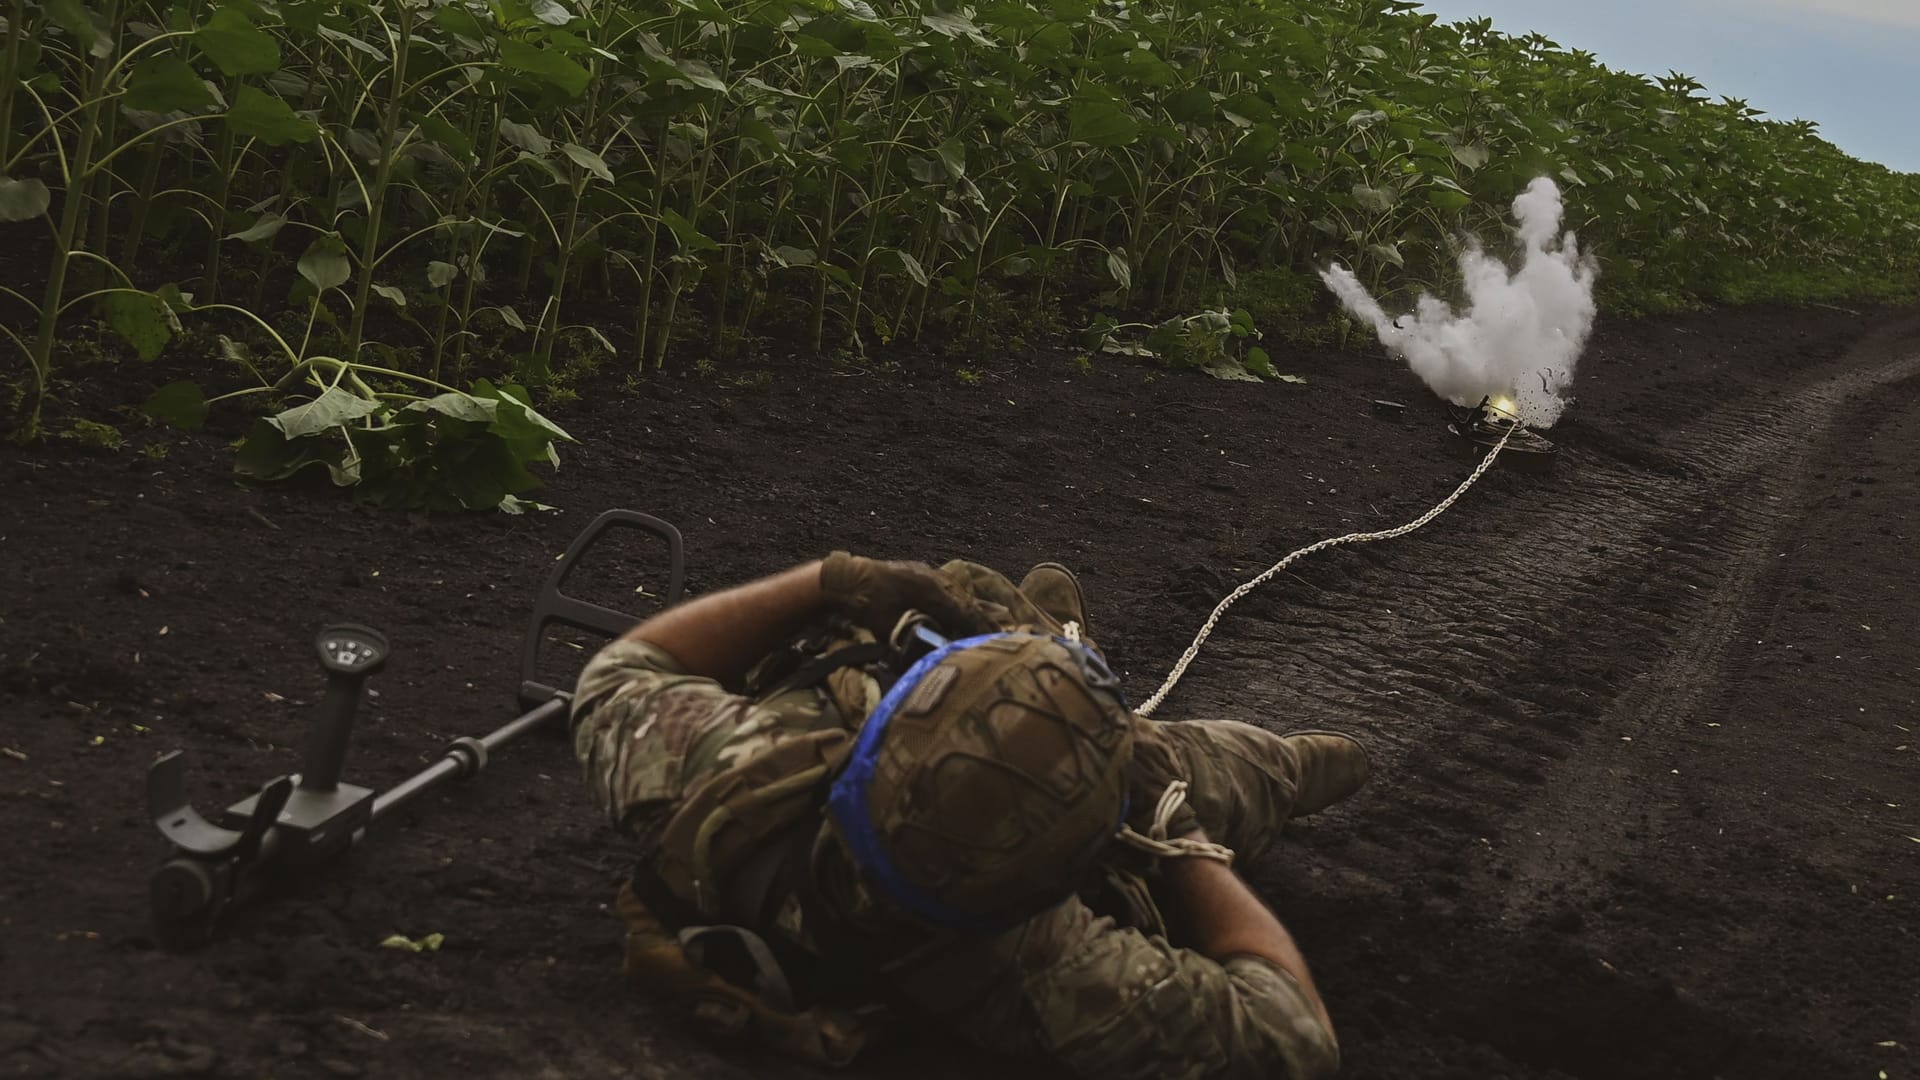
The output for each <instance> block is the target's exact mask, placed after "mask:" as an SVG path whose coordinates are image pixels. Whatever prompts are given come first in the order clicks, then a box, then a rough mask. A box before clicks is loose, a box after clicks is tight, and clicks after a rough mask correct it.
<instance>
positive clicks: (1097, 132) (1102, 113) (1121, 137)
mask: <svg viewBox="0 0 1920 1080" xmlns="http://www.w3.org/2000/svg"><path fill="white" fill-rule="evenodd" d="M1067 117H1068V124H1069V127H1070V129H1071V133H1072V137H1073V140H1074V141H1075V142H1083V143H1086V144H1087V145H1088V146H1109V147H1111V146H1126V145H1127V144H1129V143H1131V142H1133V141H1134V140H1135V139H1138V138H1139V137H1140V122H1139V121H1138V120H1135V119H1134V118H1133V115H1132V114H1131V113H1129V112H1127V110H1125V109H1123V108H1121V107H1120V106H1119V105H1116V104H1114V103H1113V102H1111V101H1099V100H1086V99H1075V100H1074V102H1073V104H1072V105H1070V106H1069V107H1068V109H1067Z"/></svg>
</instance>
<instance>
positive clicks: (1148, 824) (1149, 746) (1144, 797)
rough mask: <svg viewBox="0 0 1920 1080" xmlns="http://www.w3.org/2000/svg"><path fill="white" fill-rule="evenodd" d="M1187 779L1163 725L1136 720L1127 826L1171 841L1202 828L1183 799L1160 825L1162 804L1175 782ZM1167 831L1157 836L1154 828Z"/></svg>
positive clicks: (1143, 833) (1129, 781)
mask: <svg viewBox="0 0 1920 1080" xmlns="http://www.w3.org/2000/svg"><path fill="white" fill-rule="evenodd" d="M1186 779H1187V776H1186V773H1185V770H1183V769H1182V768H1181V766H1180V759H1179V757H1178V756H1177V755H1175V754H1174V752H1173V747H1172V746H1171V745H1170V744H1169V743H1168V741H1167V738H1166V735H1165V734H1164V732H1163V730H1162V728H1161V725H1159V724H1156V723H1154V722H1153V721H1152V720H1148V719H1147V718H1145V717H1142V716H1136V717H1134V718H1133V761H1132V762H1130V763H1129V764H1128V766H1127V800H1128V802H1127V825H1128V827H1130V828H1131V829H1133V831H1134V832H1137V833H1139V834H1140V835H1142V836H1149V837H1153V838H1154V839H1156V840H1171V839H1175V838H1177V837H1181V836H1185V835H1186V834H1188V833H1190V832H1192V831H1194V830H1195V829H1198V828H1199V827H1200V818H1199V815H1197V814H1195V813H1194V812H1193V806H1192V803H1191V801H1190V800H1188V799H1182V800H1180V804H1179V806H1178V807H1176V808H1175V809H1174V810H1173V812H1172V813H1171V814H1170V815H1169V816H1168V818H1167V820H1166V821H1165V822H1158V821H1156V817H1157V816H1158V814H1159V812H1160V805H1161V800H1162V799H1163V798H1164V797H1165V796H1166V793H1167V788H1168V787H1169V786H1171V785H1172V784H1173V783H1174V782H1175V781H1184V780H1186ZM1156 824H1164V826H1165V831H1164V832H1161V833H1159V834H1158V835H1156V834H1155V830H1154V826H1155V825H1156Z"/></svg>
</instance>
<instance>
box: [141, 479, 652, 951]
mask: <svg viewBox="0 0 1920 1080" xmlns="http://www.w3.org/2000/svg"><path fill="white" fill-rule="evenodd" d="M615 526H627V527H631V528H636V529H640V530H642V531H644V532H647V533H651V534H653V535H654V536H656V537H658V538H660V539H661V540H664V541H666V544H667V558H668V561H669V577H668V585H667V591H666V594H665V601H666V603H667V604H668V605H669V606H671V605H673V604H676V603H678V602H679V601H680V597H681V594H682V592H683V591H684V589H685V587H686V561H685V551H684V548H683V545H682V542H681V539H680V532H679V530H677V529H675V528H674V527H673V526H672V525H669V524H667V523H666V522H664V521H661V520H660V519H659V518H655V517H650V516H648V515H646V514H640V513H635V512H634V511H631V510H609V511H607V512H606V513H604V514H601V515H600V516H599V517H598V518H595V519H594V521H593V523H592V524H590V525H588V526H587V527H586V529H584V530H583V531H582V532H581V533H580V535H579V536H577V537H575V538H574V540H573V543H572V544H571V545H569V546H568V547H567V550H566V553H565V554H563V555H562V556H560V559H559V561H558V562H557V563H556V564H555V565H554V567H553V570H552V572H551V573H549V574H548V575H547V580H546V583H545V584H544V585H543V586H542V587H541V589H540V595H539V597H538V599H536V600H535V601H534V605H533V618H532V620H531V621H530V622H529V623H528V626H527V637H526V642H525V644H524V645H523V646H522V651H521V665H520V692H519V704H520V708H521V710H522V712H521V714H520V716H519V717H517V718H516V719H514V720H512V721H510V722H508V723H507V724H504V725H502V726H501V727H499V728H497V729H496V730H494V731H492V732H491V733H489V734H486V735H482V736H479V737H477V738H476V737H472V736H466V737H462V738H458V739H455V740H454V741H453V742H451V743H449V744H448V746H447V748H446V750H445V752H444V753H443V754H442V756H441V758H440V760H439V761H437V762H435V763H434V764H433V765H430V766H428V767H427V768H426V769H424V770H422V771H421V772H419V773H417V774H415V775H414V776H411V777H409V778H407V779H406V780H403V781H401V782H400V783H398V784H396V785H394V786H393V787H391V788H389V789H387V790H386V791H384V792H380V793H378V794H376V793H375V792H374V791H372V790H371V789H369V788H364V787H360V786H358V785H356V784H349V783H344V782H342V781H341V779H340V774H341V771H342V769H343V767H344V766H345V764H346V758H347V745H348V742H349V741H350V739H351V737H352V734H353V720H354V713H355V712H356V711H357V710H358V709H359V707H360V702H361V700H362V698H363V697H364V696H365V692H366V682H367V679H368V678H369V677H371V676H372V675H374V674H375V673H377V672H378V671H379V670H380V669H381V668H382V667H384V666H385V665H386V662H387V658H388V656H389V652H390V650H389V648H388V646H387V639H386V638H384V637H382V636H381V635H380V633H379V632H378V631H376V630H373V629H370V628H368V627H365V626H359V625H355V624H352V623H341V624H337V625H333V626H329V627H327V628H326V629H324V630H322V631H320V635H319V637H318V638H316V639H315V641H314V645H315V648H316V649H317V650H318V652H319V656H320V667H321V670H322V671H323V672H325V674H326V680H327V688H326V693H325V695H324V696H323V697H322V698H321V700H320V704H319V706H318V708H317V710H316V712H315V715H314V719H313V727H312V729H311V730H310V731H309V732H308V735H307V745H306V752H305V756H304V758H303V764H302V767H301V770H300V771H299V772H298V773H295V774H293V775H291V776H282V777H279V778H277V779H275V780H273V781H271V782H270V783H268V784H267V785H266V786H265V787H262V788H261V789H260V790H259V791H258V792H257V793H255V794H253V795H249V796H248V797H247V798H245V799H242V800H241V801H239V802H237V803H234V804H233V805H232V806H229V807H228V808H227V809H226V811H225V812H224V813H223V814H221V815H220V819H219V822H218V824H216V823H214V822H212V821H209V820H207V819H206V818H205V817H203V816H201V814H200V812H199V811H197V810H195V809H194V808H193V804H192V803H191V801H189V800H188V798H187V784H186V761H185V760H184V758H183V756H182V754H183V751H179V750H175V751H173V752H172V753H169V754H166V755H164V756H162V757H161V758H160V759H159V760H158V761H155V762H154V763H153V765H152V767H151V768H149V769H148V770H147V814H148V816H149V817H151V818H152V819H153V823H154V825H155V826H156V827H158V828H159V830H160V833H161V835H163V836H165V837H166V838H167V840H168V842H169V843H170V844H172V846H173V852H172V855H171V856H170V857H169V858H168V859H167V861H166V862H165V863H164V864H162V865H161V866H160V868H159V869H158V870H156V871H155V872H154V874H153V878H152V882H151V886H150V896H151V901H152V911H153V927H154V933H155V936H156V937H157V938H158V939H159V940H160V942H161V943H162V944H163V945H165V946H167V947H169V948H175V949H188V948H193V947H195V946H198V945H200V944H202V943H204V942H206V941H207V940H208V939H209V938H210V937H211V936H212V935H213V933H214V931H215V930H216V929H217V928H218V926H219V924H220V922H221V919H222V916H224V915H225V914H226V913H227V912H228V911H230V910H231V909H233V908H234V907H236V906H238V905H239V904H241V903H243V902H246V901H248V900H251V899H253V898H255V897H257V896H259V895H260V894H261V893H263V892H265V891H267V890H268V889H269V888H270V887H272V886H274V885H282V884H285V883H287V882H289V881H291V880H294V879H297V878H298V877H300V876H301V875H304V874H306V873H309V872H311V871H312V870H313V869H314V868H316V867H319V866H321V865H323V864H325V863H328V862H330V861H332V860H333V859H335V858H338V857H339V856H340V855H341V854H343V853H344V852H345V851H346V850H347V849H348V848H351V847H352V846H353V845H354V844H356V843H358V842H359V841H360V840H361V839H362V838H363V837H364V836H366V834H367V831H368V829H370V828H371V827H373V826H374V825H376V824H378V823H379V822H380V821H382V820H383V819H385V818H387V817H389V816H390V815H392V814H393V813H394V812H395V811H396V810H399V809H400V808H401V807H403V806H405V805H407V804H408V803H410V802H413V801H414V800H415V799H418V798H419V797H420V796H422V795H424V794H426V793H427V792H429V791H432V790H434V789H435V788H438V787H440V786H442V785H444V784H446V783H448V782H450V781H454V780H468V779H471V778H473V777H475V776H477V775H479V774H480V772H481V771H482V770H484V769H485V768H486V767H487V756H488V755H489V754H490V753H491V752H493V751H494V750H497V749H499V748H500V747H502V746H505V745H506V744H508V743H510V742H513V741H514V740H516V739H518V738H520V736H522V735H525V734H526V733H528V732H530V731H534V730H536V729H539V728H542V727H549V726H557V725H555V724H554V722H555V721H556V720H558V719H560V718H562V717H565V716H566V714H567V710H568V707H569V706H570V705H571V704H572V701H573V693H572V691H570V690H562V689H559V688H557V687H553V686H548V685H546V684H544V683H542V682H540V681H539V673H538V671H537V666H538V664H539V659H540V648H541V644H542V642H543V641H544V639H545V636H546V633H547V630H548V628H549V627H551V626H554V625H556V624H558V625H562V626H567V627H572V628H574V629H577V630H585V631H588V632H591V633H594V634H598V635H601V636H603V637H607V638H615V637H619V636H620V635H621V634H624V633H626V632H627V631H628V630H629V629H631V628H632V627H633V626H634V625H635V624H637V623H638V622H639V621H640V620H639V619H638V618H637V617H635V616H632V615H628V614H625V613H623V612H619V611H614V610H613V609H611V608H605V607H601V606H599V605H598V604H592V603H588V602H587V601H585V600H580V599H577V598H575V597H571V596H568V595H566V594H565V593H563V592H561V591H560V586H561V583H562V582H563V581H565V580H566V577H567V574H568V573H569V572H570V571H571V570H572V569H573V567H574V564H575V563H576V562H577V561H578V560H579V558H580V556H581V554H582V553H583V552H585V551H586V550H587V549H588V548H589V547H592V546H593V544H594V543H595V542H596V541H598V540H599V539H600V538H601V537H602V536H604V535H605V534H606V533H607V531H608V530H609V529H611V528H613V527H615Z"/></svg>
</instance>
